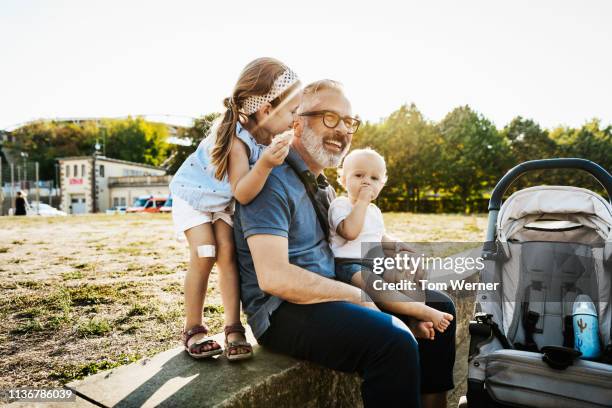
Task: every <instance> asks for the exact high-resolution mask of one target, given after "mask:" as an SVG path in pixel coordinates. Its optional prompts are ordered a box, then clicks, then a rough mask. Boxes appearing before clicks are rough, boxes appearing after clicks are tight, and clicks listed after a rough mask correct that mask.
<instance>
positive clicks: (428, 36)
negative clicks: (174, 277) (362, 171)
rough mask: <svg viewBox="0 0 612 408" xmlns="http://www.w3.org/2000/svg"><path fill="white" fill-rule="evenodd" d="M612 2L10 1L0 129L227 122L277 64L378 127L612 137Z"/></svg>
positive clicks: (0, 23) (0, 40)
mask: <svg viewBox="0 0 612 408" xmlns="http://www.w3.org/2000/svg"><path fill="white" fill-rule="evenodd" d="M611 18H612V1H605V0H602V1H589V0H585V1H578V0H576V1H565V0H557V1H547V0H546V1H544V0H539V1H523V0H511V1H510V0H509V1H492V0H486V1H479V0H478V1H476V0H474V1H472V0H454V1H387V0H375V1H374V0H370V1H364V2H360V1H331V0H325V1H319V0H311V1H308V2H306V1H302V2H289V1H287V0H284V1H263V0H261V1H238V0H232V1H225V0H222V1H221V0H218V1H181V0H178V1H163V2H162V1H151V0H148V1H135V0H122V1H115V0H105V1H85V0H80V1H63V0H45V1H33V0H2V1H1V2H0V129H10V128H12V127H13V126H15V125H17V124H19V123H22V122H25V121H29V120H33V119H39V118H57V117H59V118H64V117H116V116H125V115H138V114H153V115H172V116H171V117H170V116H163V117H167V118H168V121H169V122H172V121H174V122H179V121H181V120H188V119H189V118H192V117H197V116H200V115H202V114H206V113H209V112H214V111H220V110H221V108H222V105H221V101H222V99H223V98H224V97H226V96H229V95H230V93H231V90H232V88H233V86H234V83H235V81H236V79H237V78H238V75H239V73H240V71H241V70H242V68H243V67H244V65H246V64H247V63H248V62H249V61H250V60H252V59H254V58H257V57H261V56H271V57H275V58H278V59H280V60H281V61H283V62H284V63H286V64H287V65H288V66H290V67H291V68H292V69H293V70H294V71H296V72H297V73H298V75H299V76H300V77H301V79H302V82H304V83H308V82H310V81H314V80H318V79H322V78H332V79H336V80H339V81H340V82H342V83H343V84H344V86H345V90H346V93H347V95H348V97H349V99H350V100H351V102H352V106H353V112H354V113H355V114H358V115H359V116H360V117H362V118H365V119H367V120H370V121H378V120H380V119H381V118H383V117H385V116H387V115H389V114H390V113H392V112H393V111H394V110H396V109H398V108H399V107H400V106H401V105H402V104H404V103H415V104H416V106H417V107H418V108H419V109H420V110H421V112H422V113H423V114H424V115H425V117H426V118H427V119H430V120H436V121H437V120H441V119H442V118H443V117H444V116H445V115H446V114H447V113H448V112H450V111H451V110H452V109H453V108H455V107H457V106H461V105H466V104H468V105H470V106H471V107H472V108H474V109H475V110H477V111H478V112H480V113H482V114H483V115H484V116H485V117H487V118H488V119H490V120H492V121H493V122H494V123H495V124H496V125H497V127H498V128H502V127H503V126H505V125H506V124H508V123H509V122H510V120H511V119H512V118H514V117H515V116H517V115H521V116H523V117H527V118H532V119H534V120H535V121H537V122H538V123H540V124H541V125H542V126H544V127H547V128H552V127H555V126H559V125H564V126H580V125H582V124H583V123H585V122H586V121H588V120H590V119H591V118H594V117H597V118H600V119H601V120H602V121H603V123H604V124H611V123H612V24H610V21H611Z"/></svg>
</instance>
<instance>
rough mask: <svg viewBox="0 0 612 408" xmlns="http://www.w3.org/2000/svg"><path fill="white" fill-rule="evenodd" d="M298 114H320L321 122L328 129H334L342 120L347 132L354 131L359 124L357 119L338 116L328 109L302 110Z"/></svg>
mask: <svg viewBox="0 0 612 408" xmlns="http://www.w3.org/2000/svg"><path fill="white" fill-rule="evenodd" d="M299 116H322V117H323V124H324V125H325V126H326V127H328V128H330V129H335V128H336V126H338V124H339V123H340V121H342V122H344V126H346V129H347V130H348V133H349V134H352V133H355V132H356V131H357V129H359V125H360V124H361V121H360V120H359V119H356V118H352V117H350V116H340V115H338V114H337V113H336V112H334V111H328V110H321V111H312V112H303V113H300V114H299Z"/></svg>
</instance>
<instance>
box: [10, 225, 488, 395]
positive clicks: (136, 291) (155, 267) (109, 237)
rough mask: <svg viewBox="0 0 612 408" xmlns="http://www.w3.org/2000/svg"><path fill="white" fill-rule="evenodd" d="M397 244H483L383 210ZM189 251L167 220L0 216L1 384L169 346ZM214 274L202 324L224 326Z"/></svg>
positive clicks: (33, 381)
mask: <svg viewBox="0 0 612 408" xmlns="http://www.w3.org/2000/svg"><path fill="white" fill-rule="evenodd" d="M385 222H386V226H387V230H388V232H389V233H391V234H393V235H395V236H396V237H398V238H400V239H402V240H404V241H447V242H451V241H474V242H476V241H482V239H483V236H484V228H485V226H486V219H485V217H484V216H464V215H424V214H407V213H388V214H385ZM187 262H188V252H187V247H186V244H185V243H182V242H178V241H176V240H175V239H174V236H173V232H172V221H171V218H170V216H168V215H158V214H145V215H125V216H120V215H90V216H79V217H56V218H22V217H19V218H17V217H1V218H0V354H1V355H2V357H3V358H2V359H1V360H0V388H8V387H19V386H24V387H25V386H36V387H42V386H58V385H60V384H64V383H66V382H69V381H71V380H74V379H77V378H82V377H84V376H86V375H89V374H93V373H95V372H97V371H100V370H104V369H108V368H112V367H116V366H118V365H122V364H126V363H129V362H131V361H134V360H137V359H139V358H140V357H142V356H145V355H152V354H156V353H157V352H159V351H162V350H166V349H169V348H172V347H176V346H178V345H179V344H180V340H179V339H180V331H181V328H182V316H183V299H182V292H183V289H182V285H183V277H184V274H185V271H186V268H187ZM222 312H223V306H222V305H221V298H220V294H219V290H218V285H217V274H216V271H213V274H212V276H211V279H210V282H209V287H208V295H207V301H206V306H205V309H204V318H205V321H206V323H207V324H208V325H209V326H210V327H211V329H212V330H213V332H219V331H221V330H222V324H223V322H222Z"/></svg>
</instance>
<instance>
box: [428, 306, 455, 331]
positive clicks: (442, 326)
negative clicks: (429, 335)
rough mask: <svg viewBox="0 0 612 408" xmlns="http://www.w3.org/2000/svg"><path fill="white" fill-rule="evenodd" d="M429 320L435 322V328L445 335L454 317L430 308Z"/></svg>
mask: <svg viewBox="0 0 612 408" xmlns="http://www.w3.org/2000/svg"><path fill="white" fill-rule="evenodd" d="M430 309H431V310H430V313H429V319H431V321H432V322H433V327H434V329H436V330H437V331H439V332H440V333H443V332H444V331H445V330H446V329H447V328H448V326H449V325H450V322H451V321H452V320H453V315H452V314H449V313H444V312H440V311H439V310H436V309H434V308H430Z"/></svg>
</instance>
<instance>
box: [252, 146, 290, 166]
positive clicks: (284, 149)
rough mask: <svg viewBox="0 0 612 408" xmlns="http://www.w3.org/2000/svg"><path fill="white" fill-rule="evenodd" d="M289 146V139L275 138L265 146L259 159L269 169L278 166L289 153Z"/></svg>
mask: <svg viewBox="0 0 612 408" xmlns="http://www.w3.org/2000/svg"><path fill="white" fill-rule="evenodd" d="M290 146H291V141H290V140H288V139H275V140H274V141H272V143H270V145H269V146H268V147H266V148H265V150H264V151H263V153H262V155H261V157H260V158H259V160H260V161H262V164H263V165H264V166H265V167H267V168H269V169H273V168H274V167H276V166H280V165H281V164H283V162H284V161H285V158H286V157H287V154H289V147H290Z"/></svg>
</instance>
